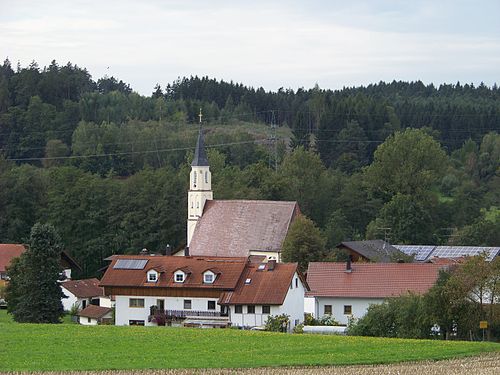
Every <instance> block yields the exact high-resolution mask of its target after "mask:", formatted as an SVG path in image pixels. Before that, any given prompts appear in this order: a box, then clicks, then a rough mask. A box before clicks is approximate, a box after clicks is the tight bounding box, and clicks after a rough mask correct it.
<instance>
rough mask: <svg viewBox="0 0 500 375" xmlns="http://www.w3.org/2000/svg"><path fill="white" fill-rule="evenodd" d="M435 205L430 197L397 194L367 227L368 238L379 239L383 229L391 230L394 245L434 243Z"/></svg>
mask: <svg viewBox="0 0 500 375" xmlns="http://www.w3.org/2000/svg"><path fill="white" fill-rule="evenodd" d="M432 209H433V203H432V199H430V197H429V198H428V199H423V198H422V197H421V196H411V195H404V194H399V193H398V194H396V195H395V196H393V197H392V199H391V200H390V201H389V202H387V203H386V204H385V205H384V206H383V207H382V209H381V210H380V212H379V214H378V216H377V218H376V219H375V220H373V221H372V222H371V223H370V224H369V225H368V227H367V233H366V237H367V238H371V239H374V238H379V237H380V234H381V233H380V232H381V228H390V235H391V237H390V240H391V242H393V243H433V242H435V239H434V225H433V215H432V213H433V212H432Z"/></svg>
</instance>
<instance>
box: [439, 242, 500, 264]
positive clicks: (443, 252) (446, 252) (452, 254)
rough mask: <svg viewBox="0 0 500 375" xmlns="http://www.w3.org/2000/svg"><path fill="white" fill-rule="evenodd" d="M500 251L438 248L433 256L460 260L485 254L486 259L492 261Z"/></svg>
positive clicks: (475, 248)
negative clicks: (460, 258)
mask: <svg viewBox="0 0 500 375" xmlns="http://www.w3.org/2000/svg"><path fill="white" fill-rule="evenodd" d="M499 251H500V247H474V246H437V247H436V249H435V250H434V252H433V253H432V255H433V256H436V257H440V258H459V257H465V256H475V255H482V254H484V255H485V256H486V259H487V260H489V261H491V260H493V258H494V257H495V256H497V255H498V253H499Z"/></svg>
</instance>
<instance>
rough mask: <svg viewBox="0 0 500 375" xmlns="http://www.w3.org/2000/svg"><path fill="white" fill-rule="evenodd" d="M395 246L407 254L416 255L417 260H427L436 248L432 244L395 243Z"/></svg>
mask: <svg viewBox="0 0 500 375" xmlns="http://www.w3.org/2000/svg"><path fill="white" fill-rule="evenodd" d="M394 247H395V248H396V249H398V250H399V251H402V252H403V253H405V254H406V255H413V256H415V260H416V261H424V260H426V259H427V258H428V257H429V255H430V254H431V253H432V250H434V248H435V246H430V245H428V246H426V245H394Z"/></svg>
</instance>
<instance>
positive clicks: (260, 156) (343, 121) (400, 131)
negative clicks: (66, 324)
mask: <svg viewBox="0 0 500 375" xmlns="http://www.w3.org/2000/svg"><path fill="white" fill-rule="evenodd" d="M159 78H161V77H159ZM200 108H202V113H203V124H204V129H205V133H206V144H207V145H208V148H209V151H208V153H209V159H210V165H211V170H212V173H213V190H214V195H215V198H217V199H232V198H245V199H275V200H297V201H298V202H299V204H300V207H301V210H302V212H303V213H304V214H305V215H307V216H308V217H309V218H311V219H312V220H313V221H314V223H315V224H316V225H317V227H318V228H319V229H320V230H321V235H322V236H324V243H326V249H331V248H333V247H334V246H335V244H336V243H338V242H339V241H341V240H344V239H363V238H387V239H388V240H389V241H390V242H392V243H415V244H446V243H450V244H463V245H476V246H480V245H483V246H493V245H499V244H500V238H499V236H500V210H499V208H500V136H499V134H498V131H499V130H500V89H499V88H498V87H496V86H494V87H486V86H485V85H479V86H478V87H475V86H474V85H472V84H464V85H462V84H460V83H456V84H450V85H440V86H439V87H435V86H433V85H424V84H423V83H422V82H392V83H384V82H380V83H378V84H374V85H370V86H367V87H357V88H344V89H342V90H336V91H332V90H323V89H320V88H319V87H317V86H316V87H314V88H312V89H308V90H305V89H298V90H296V91H294V90H289V89H287V90H284V89H280V90H278V91H277V92H269V91H265V90H264V89H262V88H259V89H255V88H251V87H246V86H244V85H242V84H236V83H233V82H224V81H217V80H215V79H210V78H207V77H203V78H198V77H190V78H182V79H178V80H176V81H175V82H172V83H170V84H167V85H164V86H163V88H162V87H161V86H160V85H157V86H156V87H155V88H154V90H153V92H152V94H151V96H141V95H139V94H137V93H136V92H134V91H133V90H132V88H131V87H130V86H129V85H128V84H126V83H124V82H123V81H119V80H117V79H115V78H114V77H106V76H105V77H103V78H101V79H98V80H97V81H94V80H93V79H92V77H91V75H90V73H89V72H88V71H87V70H86V69H82V68H80V67H78V66H76V65H73V64H71V63H68V64H67V65H64V66H60V65H58V64H57V63H56V62H55V61H54V62H52V63H51V64H50V65H49V66H48V67H44V68H40V67H39V66H38V65H37V64H36V63H35V62H33V63H32V64H30V65H29V66H28V67H21V66H17V68H15V69H14V68H13V67H12V66H11V63H10V62H9V61H8V60H6V61H4V63H3V65H0V242H2V243H7V242H24V241H26V240H27V237H28V235H29V232H30V228H31V226H32V225H33V224H34V223H35V222H37V221H42V222H48V223H51V224H53V225H54V226H55V227H56V229H57V230H58V232H59V233H60V234H61V236H62V239H63V242H64V245H65V247H66V248H67V250H68V251H69V252H70V253H71V254H72V255H73V256H74V257H75V258H76V259H77V260H78V261H79V262H80V263H81V264H82V266H83V273H82V276H91V275H95V274H96V272H97V270H98V269H99V268H101V267H102V266H103V265H104V264H103V261H102V259H103V258H104V257H106V256H109V255H110V254H113V253H123V252H127V253H137V252H138V251H140V250H141V249H142V248H144V247H146V248H148V249H149V250H151V251H157V250H160V249H162V248H163V247H164V246H166V244H170V245H171V246H173V247H174V248H175V247H179V246H182V245H183V242H184V241H185V230H186V228H185V218H186V197H187V193H186V192H187V188H188V182H189V181H188V178H189V177H188V176H189V162H190V158H191V157H192V152H193V148H194V145H195V142H196V135H197V132H198V125H197V122H198V114H199V111H200Z"/></svg>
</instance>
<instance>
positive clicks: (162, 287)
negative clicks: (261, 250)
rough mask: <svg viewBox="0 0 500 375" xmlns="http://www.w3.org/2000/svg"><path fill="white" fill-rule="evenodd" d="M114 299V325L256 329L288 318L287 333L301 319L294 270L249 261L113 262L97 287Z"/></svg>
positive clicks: (301, 287)
mask: <svg viewBox="0 0 500 375" xmlns="http://www.w3.org/2000/svg"><path fill="white" fill-rule="evenodd" d="M100 285H101V286H102V287H104V291H105V294H107V295H113V296H115V300H116V305H115V324H116V325H165V324H166V325H175V324H182V323H183V322H184V321H187V320H189V321H190V322H192V321H193V320H196V321H197V322H198V323H197V324H199V325H203V326H212V327H215V326H228V325H235V326H241V327H254V326H260V325H263V324H264V323H265V320H266V319H267V316H269V315H270V314H271V315H279V314H287V315H289V316H290V317H291V318H290V319H291V325H290V327H289V328H290V329H291V328H293V327H294V326H295V325H296V324H298V323H299V322H302V320H303V316H304V293H305V282H303V280H302V278H301V275H300V273H299V272H298V270H297V265H296V264H292V263H289V264H276V262H275V261H270V262H265V263H258V264H256V263H251V262H249V258H243V257H239V258H237V257H236V258H234V257H233V258H229V257H194V256H187V257H176V256H158V255H156V256H152V255H149V256H148V255H136V256H130V255H120V256H114V257H113V259H112V263H111V265H110V266H109V267H108V269H107V271H106V273H105V274H104V276H103V278H102V280H101V284H100Z"/></svg>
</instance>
